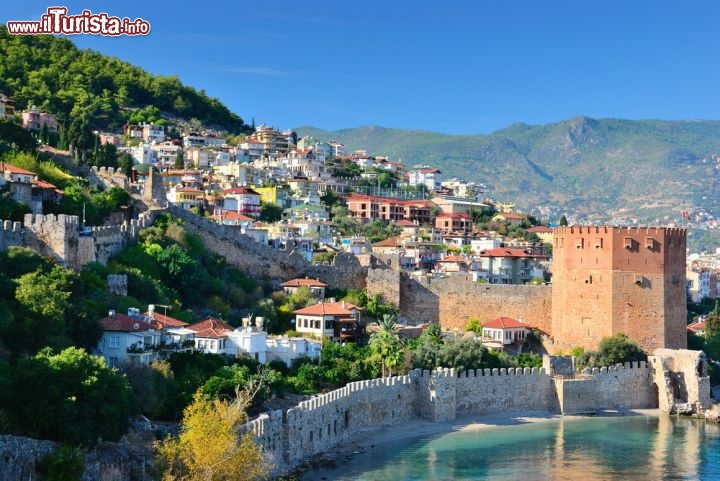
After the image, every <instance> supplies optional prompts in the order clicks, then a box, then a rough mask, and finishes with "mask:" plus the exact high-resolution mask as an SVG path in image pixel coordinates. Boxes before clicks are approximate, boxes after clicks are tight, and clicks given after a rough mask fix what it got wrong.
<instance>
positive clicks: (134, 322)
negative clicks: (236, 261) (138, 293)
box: [98, 313, 152, 332]
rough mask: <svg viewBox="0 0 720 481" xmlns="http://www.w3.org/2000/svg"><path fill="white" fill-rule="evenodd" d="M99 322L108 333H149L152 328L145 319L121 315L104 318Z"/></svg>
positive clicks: (116, 314)
mask: <svg viewBox="0 0 720 481" xmlns="http://www.w3.org/2000/svg"><path fill="white" fill-rule="evenodd" d="M98 322H100V325H102V327H103V329H104V330H106V331H120V332H141V331H148V330H150V328H151V327H152V326H151V325H150V323H148V322H146V321H145V320H143V319H138V318H137V317H130V316H127V315H125V314H120V313H115V314H113V315H110V316H107V317H103V318H102V319H100V320H99V321H98Z"/></svg>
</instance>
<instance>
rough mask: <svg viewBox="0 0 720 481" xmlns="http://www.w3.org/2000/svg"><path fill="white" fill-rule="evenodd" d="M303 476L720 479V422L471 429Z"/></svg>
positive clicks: (342, 479)
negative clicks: (719, 424)
mask: <svg viewBox="0 0 720 481" xmlns="http://www.w3.org/2000/svg"><path fill="white" fill-rule="evenodd" d="M503 424H505V423H503ZM303 479H304V480H305V479H307V480H309V479H323V480H327V481H350V480H352V481H431V480H432V481H450V480H452V481H457V480H460V481H462V480H478V479H487V480H493V481H495V480H508V481H510V480H512V481H516V480H573V481H575V480H582V481H593V480H720V426H718V425H716V424H711V423H706V422H704V421H699V420H694V419H688V418H677V417H670V416H665V415H660V416H644V415H637V416H620V417H591V418H580V419H578V418H571V419H557V420H548V421H543V422H533V423H523V422H518V423H516V424H514V425H502V426H497V427H494V426H491V427H487V426H483V427H482V428H479V429H473V428H471V427H470V428H466V429H464V430H460V431H454V432H451V433H446V434H438V435H432V436H428V437H424V438H419V439H418V438H416V439H406V440H403V441H400V442H393V443H392V444H382V445H375V446H373V447H372V448H369V449H368V450H367V451H365V452H362V453H360V454H356V455H354V456H350V457H349V458H347V459H342V460H339V461H338V466H337V468H336V469H333V470H323V472H322V474H321V473H318V472H315V473H313V471H312V470H311V471H309V472H307V473H305V476H303Z"/></svg>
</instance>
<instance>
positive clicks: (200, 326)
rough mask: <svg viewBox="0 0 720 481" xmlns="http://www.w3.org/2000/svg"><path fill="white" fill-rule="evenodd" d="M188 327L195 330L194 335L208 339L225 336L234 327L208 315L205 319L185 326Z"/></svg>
mask: <svg viewBox="0 0 720 481" xmlns="http://www.w3.org/2000/svg"><path fill="white" fill-rule="evenodd" d="M187 328H188V329H190V330H192V331H195V337H205V338H210V339H219V338H221V337H225V336H227V335H228V334H229V333H231V332H232V331H234V330H235V329H234V328H233V327H231V326H229V325H227V324H225V323H224V322H223V321H221V320H220V319H215V318H214V317H208V318H207V319H205V320H202V321H200V322H196V323H195V324H190V325H189V326H187Z"/></svg>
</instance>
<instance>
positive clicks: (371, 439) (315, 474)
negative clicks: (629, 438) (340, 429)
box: [292, 409, 662, 481]
mask: <svg viewBox="0 0 720 481" xmlns="http://www.w3.org/2000/svg"><path fill="white" fill-rule="evenodd" d="M661 414H662V412H661V411H660V410H659V409H627V410H601V411H598V412H596V413H590V414H572V415H562V414H557V413H553V412H546V411H528V412H522V413H516V414H507V413H496V414H486V415H482V416H468V417H464V418H459V419H453V420H450V421H438V422H434V421H428V420H422V419H417V420H414V421H412V422H409V423H406V424H397V425H394V426H387V427H385V428H382V429H380V430H378V431H368V432H366V433H364V434H362V435H360V436H358V437H357V438H356V439H354V440H353V441H350V442H347V443H342V444H340V445H338V446H336V447H335V448H333V449H331V450H328V451H327V452H326V453H324V454H321V455H318V456H315V457H314V458H312V459H310V460H308V462H307V463H306V464H305V465H303V466H301V467H300V468H298V469H296V470H295V471H293V473H292V474H293V475H294V476H295V479H297V480H299V481H311V480H313V481H314V480H323V479H330V478H332V477H334V476H336V475H337V474H338V472H339V471H338V470H339V469H341V466H342V464H343V463H344V462H347V461H349V460H351V459H353V458H355V457H356V456H362V455H364V454H367V453H369V452H372V451H382V450H385V449H387V448H388V447H392V446H394V445H395V444H396V443H399V442H402V443H403V444H406V443H412V442H415V441H419V440H420V439H422V438H427V437H435V436H440V435H443V434H448V433H452V432H460V431H479V430H485V429H495V428H501V427H503V426H518V425H522V424H531V423H543V422H551V421H559V420H563V419H567V420H571V419H583V418H588V417H622V416H650V417H657V416H660V415H661Z"/></svg>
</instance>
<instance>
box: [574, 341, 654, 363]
mask: <svg viewBox="0 0 720 481" xmlns="http://www.w3.org/2000/svg"><path fill="white" fill-rule="evenodd" d="M637 361H647V354H646V353H645V351H643V350H642V348H641V347H640V346H639V345H638V344H637V343H636V342H635V341H633V340H632V339H630V338H629V337H627V336H626V335H625V334H622V333H619V334H616V335H615V336H613V337H606V338H603V339H602V340H601V341H600V345H599V346H598V350H597V351H585V352H583V353H582V355H581V356H580V357H579V358H578V361H577V362H578V367H579V368H581V369H582V368H585V367H607V366H614V365H615V364H622V363H626V362H637Z"/></svg>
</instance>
